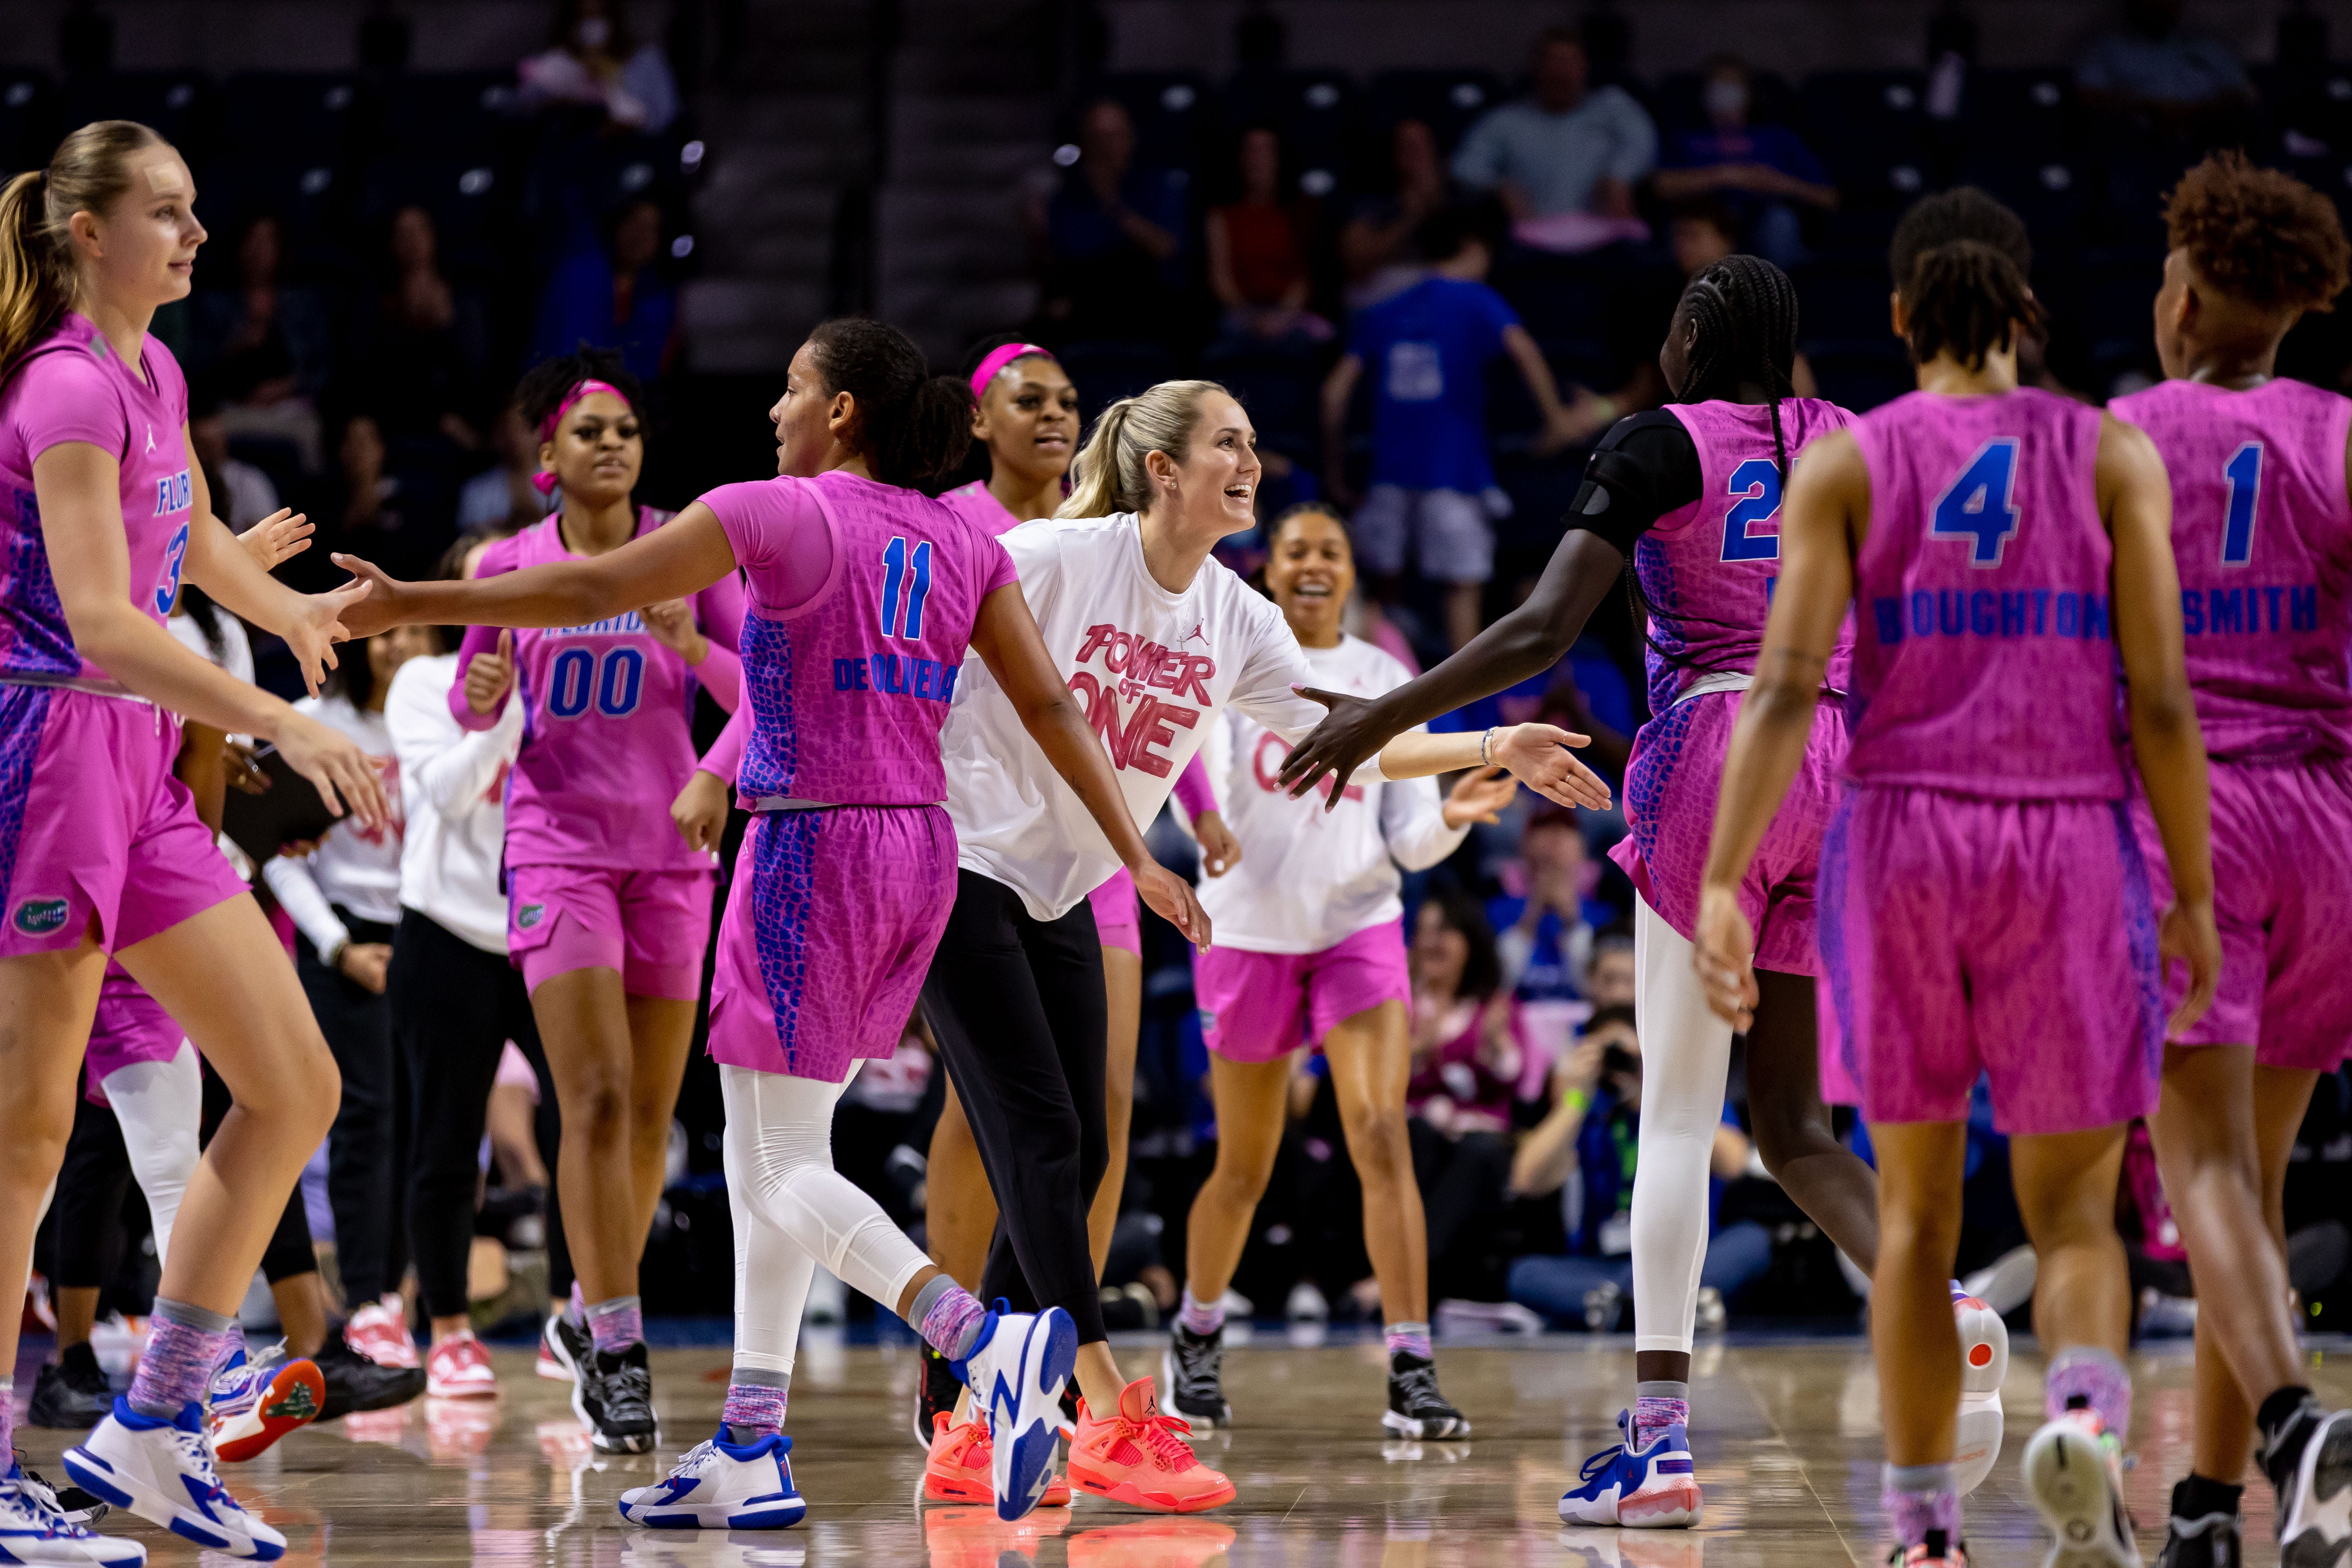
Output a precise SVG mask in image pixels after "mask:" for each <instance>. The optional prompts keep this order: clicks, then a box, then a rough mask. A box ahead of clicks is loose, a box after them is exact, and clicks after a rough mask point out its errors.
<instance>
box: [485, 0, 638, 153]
mask: <svg viewBox="0 0 2352 1568" xmlns="http://www.w3.org/2000/svg"><path fill="white" fill-rule="evenodd" d="M548 46H549V47H548V48H547V49H546V51H545V52H544V53H541V54H536V55H532V56H530V58H527V59H525V60H524V61H522V63H521V64H520V65H519V66H518V67H517V68H516V74H517V75H519V76H520V78H521V79H522V100H523V101H524V102H525V103H527V104H530V105H531V106H532V107H534V108H536V107H539V106H540V105H542V104H557V103H571V104H587V105H593V106H595V107H598V108H601V109H603V110H604V115H605V118H606V119H607V120H609V121H611V122H612V123H613V124H614V125H616V126H619V127H621V128H622V129H624V130H626V131H642V132H656V131H659V130H661V129H662V128H663V127H665V126H667V124H668V123H669V122H670V121H673V120H675V119H677V79H676V78H675V77H673V76H672V75H671V74H670V68H669V60H668V58H667V57H666V56H665V55H664V54H663V53H662V51H661V48H660V46H658V45H656V44H650V43H648V44H643V45H640V44H638V43H637V42H636V41H635V38H633V37H631V36H630V33H629V8H628V6H627V5H625V4H623V3H621V0H560V3H559V4H558V5H556V7H555V25H554V26H552V27H551V29H549V33H548Z"/></svg>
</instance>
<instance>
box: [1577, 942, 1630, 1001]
mask: <svg viewBox="0 0 2352 1568" xmlns="http://www.w3.org/2000/svg"><path fill="white" fill-rule="evenodd" d="M1584 999H1585V1000H1586V1001H1588V1002H1590V1003H1591V1004H1592V1005H1593V1006H1594V1007H1595V1008H1596V1009H1597V1008H1602V1007H1631V1006H1632V1005H1633V938H1632V937H1630V936H1627V935H1626V934H1625V933H1624V932H1623V931H1611V932H1609V933H1608V934H1606V935H1604V936H1598V937H1595V938H1593V939H1592V957H1591V959H1590V960H1589V961H1588V962H1587V963H1585V965H1584Z"/></svg>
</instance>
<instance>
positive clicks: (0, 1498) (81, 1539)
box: [0, 1463, 147, 1568]
mask: <svg viewBox="0 0 2352 1568" xmlns="http://www.w3.org/2000/svg"><path fill="white" fill-rule="evenodd" d="M146 1562H147V1549H146V1548H145V1547H143V1546H142V1545H140V1544H139V1543H138V1542H135V1541H117V1540H114V1539H112V1538H111V1537H109V1536H104V1535H100V1534H98V1533H97V1532H95V1531H91V1530H89V1528H87V1527H86V1526H83V1525H79V1524H75V1523H73V1522H71V1521H68V1519H67V1518H66V1517H65V1515H63V1514H62V1513H59V1512H58V1510H56V1509H54V1508H52V1507H51V1506H49V1503H48V1501H47V1500H46V1499H45V1498H44V1497H43V1496H42V1495H41V1493H40V1491H38V1490H36V1489H34V1488H33V1487H32V1486H30V1485H29V1484H27V1483H26V1481H25V1479H23V1476H22V1474H21V1473H20V1472H19V1471H18V1469H17V1468H16V1466H15V1465H14V1464H13V1463H12V1464H11V1465H10V1466H9V1467H8V1473H7V1474H6V1475H5V1476H0V1563H67V1564H70V1565H71V1568H145V1564H146Z"/></svg>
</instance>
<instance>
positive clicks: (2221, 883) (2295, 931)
mask: <svg viewBox="0 0 2352 1568" xmlns="http://www.w3.org/2000/svg"><path fill="white" fill-rule="evenodd" d="M2210 776H2211V778H2212V782H2213V922H2214V924H2215V925H2216V926H2218V927H2220V928H2221V986H2220V988H2219V989H2218V990H2216V991H2215V992H2214V994H2213V1005H2212V1006H2211V1007H2210V1008H2209V1009H2208V1010H2207V1011H2206V1014H2205V1016H2203V1017H2202V1018H2200V1019H2199V1020H2198V1021H2197V1022H2196V1023H2194V1024H2191V1025H2190V1026H2189V1029H2188V1032H2187V1033H2186V1034H2185V1035H2184V1036H2183V1037H2181V1038H2180V1039H2179V1040H2178V1041H2177V1042H2175V1043H2176V1044H2179V1045H2183V1046H2252V1047H2254V1059H2255V1060H2256V1061H2258V1062H2260V1063H2262V1065H2263V1066H2264V1067H2270V1068H2290V1069H2292V1068H2308V1069H2312V1070H2315V1071H2318V1072H2332V1071H2334V1070H2335V1068H2336V1065H2337V1064H2338V1063H2340V1062H2342V1061H2343V1060H2344V1059H2345V1058H2346V1057H2347V1055H2352V985H2347V984H2346V983H2345V975H2346V973H2347V970H2352V759H2347V758H2344V757H2307V758H2301V759H2297V760H2296V761H2294V762H2285V763H2218V762H2217V763H2212V764H2211V770H2210ZM2132 821H2133V824H2134V826H2136V827H2137V829H2138V832H2139V843H2140V848H2141V849H2142V851H2143V852H2144V853H2145V854H2146V855H2147V872H2148V881H2149V883H2150V885H2151V887H2152V889H2154V895H2155V899H2156V907H2157V908H2158V910H2163V909H2165V908H2166V907H2167V906H2168V905H2169V904H2170V903H2171V902H2172V876H2171V868H2169V867H2168V865H2167V864H2166V862H2165V858H2164V841H2163V840H2162V839H2161V838H2159V837H2158V836H2157V831H2156V817H2155V815H2154V814H2153V813H2151V812H2150V811H2149V810H2148V809H2147V800H2146V799H2145V798H2143V797H2139V796H2135V797H2134V798H2133V800H2132ZM2164 978H2165V991H2164V1005H2165V1011H2166V1013H2167V1014H2168V1015H2169V1014H2170V1012H2171V1010H2172V1009H2173V1008H2175V1007H2177V1006H2179V1005H2180V999H2181V997H2183V996H2185V995H2187V994H2188V992H2189V972H2188V967H2187V966H2186V965H2184V964H2179V963H2176V964H2172V965H2170V966H2169V967H2168V972H2167V973H2166V974H2165V977H2164Z"/></svg>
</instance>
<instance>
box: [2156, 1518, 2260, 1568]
mask: <svg viewBox="0 0 2352 1568" xmlns="http://www.w3.org/2000/svg"><path fill="white" fill-rule="evenodd" d="M2243 1561H2244V1555H2243V1553H2242V1551H2241V1550H2240V1548H2239V1544H2238V1516H2237V1515H2236V1514H2234V1513H2209V1514H2206V1515H2204V1516H2203V1517H2202V1518H2200V1519H2183V1518H2181V1517H2180V1516H2179V1514H2177V1513H2176V1514H2174V1515H2172V1516H2171V1519H2170V1522H2168V1524H2167V1525H2166V1526H2165V1531H2164V1550H2163V1551H2162V1552H2158V1553H2157V1558H2156V1568H2239V1564H2240V1563H2242V1562H2243Z"/></svg>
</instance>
